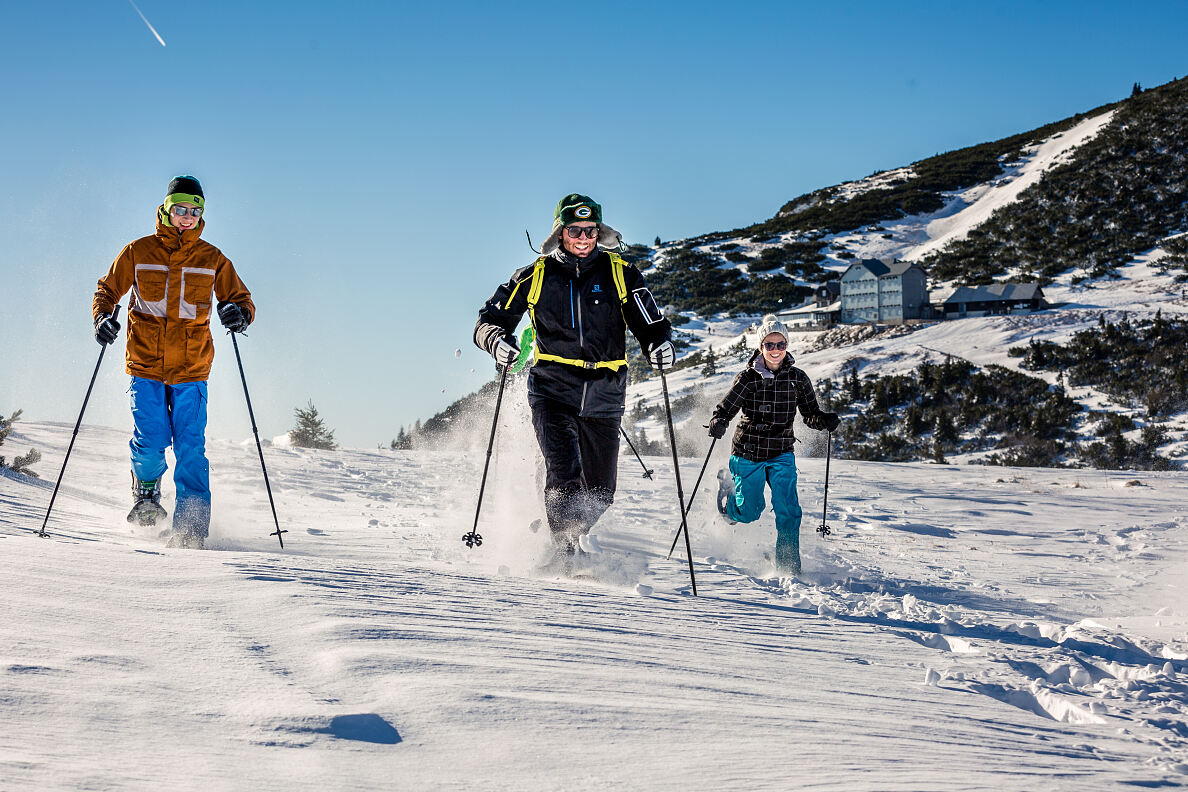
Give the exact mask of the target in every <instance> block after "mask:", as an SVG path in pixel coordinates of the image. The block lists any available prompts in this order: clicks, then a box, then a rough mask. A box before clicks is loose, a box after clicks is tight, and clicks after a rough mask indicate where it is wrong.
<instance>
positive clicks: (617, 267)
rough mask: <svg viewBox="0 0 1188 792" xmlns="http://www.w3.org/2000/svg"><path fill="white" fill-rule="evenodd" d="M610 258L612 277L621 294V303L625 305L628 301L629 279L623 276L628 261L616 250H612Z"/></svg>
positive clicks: (616, 288)
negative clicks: (615, 251)
mask: <svg viewBox="0 0 1188 792" xmlns="http://www.w3.org/2000/svg"><path fill="white" fill-rule="evenodd" d="M608 252H610V251H608ZM610 260H611V277H612V278H613V280H614V281H615V291H616V292H617V293H618V295H619V304H620V305H623V304H625V303H626V302H627V281H626V279H625V278H624V276H623V269H624V268H625V267H626V266H627V262H625V261H623V257H622V256H620V255H619V254H618V253H614V252H610Z"/></svg>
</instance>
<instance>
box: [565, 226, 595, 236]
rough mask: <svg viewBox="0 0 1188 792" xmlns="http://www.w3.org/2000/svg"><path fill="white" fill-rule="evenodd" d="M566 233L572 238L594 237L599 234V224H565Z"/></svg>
mask: <svg viewBox="0 0 1188 792" xmlns="http://www.w3.org/2000/svg"><path fill="white" fill-rule="evenodd" d="M565 233H566V235H567V236H568V237H569V238H570V239H581V238H582V237H586V238H587V239H594V238H595V237H597V236H598V226H596V225H593V226H565Z"/></svg>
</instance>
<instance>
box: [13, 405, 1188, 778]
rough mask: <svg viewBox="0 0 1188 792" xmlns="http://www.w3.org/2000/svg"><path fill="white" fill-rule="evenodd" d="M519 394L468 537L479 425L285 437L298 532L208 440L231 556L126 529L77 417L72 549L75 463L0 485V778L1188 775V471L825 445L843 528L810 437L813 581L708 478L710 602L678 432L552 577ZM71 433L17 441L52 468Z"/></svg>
mask: <svg viewBox="0 0 1188 792" xmlns="http://www.w3.org/2000/svg"><path fill="white" fill-rule="evenodd" d="M521 420H522V416H521V415H519V411H518V410H517V409H511V410H509V412H508V422H507V423H504V425H503V427H502V430H501V432H500V436H501V437H502V438H503V439H501V441H500V442H499V443H497V449H496V454H495V459H494V467H493V473H492V479H491V481H489V482H488V493H489V494H490V497H491V500H490V502H489V504H488V505H486V506H484V512H483V514H484V516H483V519H482V520H481V522H480V528H479V530H480V533H483V534H484V537H485V541H484V544H483V546H482V547H481V548H476V549H475V550H467V549H466V548H465V547H464V546H463V544H462V542H461V536H462V534H463V533H464V532H466V531H468V530H469V529H470V526H471V523H472V521H473V508H474V498H475V496H476V494H477V487H476V486H475V482H476V481H477V478H478V475H479V473H480V469H481V463H482V458H483V453H482V452H483V449H478V448H466V447H460V448H458V449H456V450H454V451H450V452H445V451H443V452H402V453H396V452H388V451H366V450H341V451H335V452H311V451H305V450H299V449H287V448H268V449H266V452H265V455H266V460H267V462H268V465H269V472H270V476H271V478H272V482H273V490H274V493H275V495H276V498H277V506H278V511H279V513H280V517H281V520H282V523H283V527H285V528H287V529H288V530H289V533H288V534H286V545H285V549H284V550H283V551H282V550H280V548H279V547H278V546H277V545H276V542H275V539H274V538H273V537H270V536H269V535H268V534H269V533H270V531H271V530H272V529H273V528H272V518H271V512H270V511H269V509H268V504H267V500H266V498H265V495H264V492H263V487H262V480H261V478H260V474H259V468H258V460H257V457H256V451H255V448H254V446H253V445H252V444H250V443H246V444H234V443H229V442H225V441H216V442H212V443H211V444H210V454H211V458H212V479H213V488H214V492H215V511H214V521H213V527H212V541H211V547H212V548H213V549H212V551H210V552H196V551H184V550H172V549H166V548H165V547H164V542H163V540H162V539H160V538H159V537H157V536H155V535H152V534H153V532H151V531H142V530H140V529H133V528H132V527H131V526H129V525H128V524H127V523H126V522H125V521H124V513H125V511H126V507H127V502H128V499H127V497H126V492H125V489H124V488H125V487H126V486H127V483H126V480H125V474H124V473H123V468H124V465H125V464H126V462H125V460H124V458H123V457H124V454H126V451H124V449H125V448H126V442H127V440H126V433H125V432H123V431H119V430H115V429H103V428H98V427H85V428H84V429H83V431H82V432H81V433H80V435H79V440H78V443H77V445H76V448H75V451H74V456H73V458H72V459H71V462H70V468H69V469H68V471H67V475H66V484H65V485H64V487H63V490H62V492H61V493H60V494H59V496H58V503H57V505H56V507H55V514H54V516H53V517H52V518H51V520H50V525H49V531H50V533H51V535H52V536H51V538H50V539H49V540H44V539H39V538H37V537H35V536H33V532H34V531H36V530H37V528H39V527H40V525H41V519H42V517H43V515H44V508H45V505H46V504H47V503H48V499H49V493H50V490H51V489H52V485H51V483H49V482H47V481H44V480H41V481H36V480H28V479H25V478H24V477H3V478H0V559H2V562H3V572H2V576H3V579H4V581H5V595H4V598H3V604H2V605H0V608H2V611H0V625H3V626H2V630H3V636H4V642H3V644H2V646H3V650H0V789H5V790H7V789H14V790H15V789H39V790H52V789H80V788H87V789H108V788H111V789H115V788H118V789H159V788H160V787H161V786H162V785H163V784H164V785H165V786H167V787H168V788H170V789H278V790H279V789H285V790H293V789H325V788H333V789H374V788H377V787H378V786H381V785H382V786H389V785H391V783H392V781H393V780H397V779H398V780H399V781H400V782H401V783H400V784H399V785H400V786H401V787H404V788H413V789H430V788H432V789H462V788H466V789H501V790H502V789H506V790H512V789H567V790H572V789H591V790H592V789H690V788H707V787H708V786H710V782H712V786H713V787H715V788H732V789H738V788H745V789H748V790H758V789H788V788H791V787H793V786H797V787H804V788H810V789H837V790H842V789H845V790H851V789H901V790H926V789H936V790H953V789H1036V788H1043V789H1107V788H1111V789H1112V788H1117V787H1118V786H1119V785H1123V784H1125V785H1138V786H1182V785H1185V784H1186V783H1188V633H1186V632H1185V628H1186V627H1188V606H1186V605H1185V602H1188V598H1186V597H1185V596H1184V595H1185V593H1186V592H1188V567H1186V566H1185V563H1184V559H1185V557H1186V556H1185V551H1186V550H1188V514H1186V513H1185V504H1186V503H1188V498H1186V495H1188V480H1186V479H1185V477H1184V475H1183V474H1178V473H1162V474H1152V473H1143V474H1133V473H1130V474H1122V473H1103V472H1095V471H1057V470H1040V469H1009V468H980V467H977V468H971V467H961V466H936V465H926V464H918V465H917V464H910V465H891V464H878V463H856V462H849V461H843V460H834V461H833V463H832V468H831V481H830V496H831V501H830V503H831V507H830V515H829V524H830V525H831V527H832V529H833V535H832V536H830V537H829V538H827V539H821V538H820V537H819V536H817V535H816V534H815V533H814V531H813V529H814V527H815V526H816V525H817V524H818V523H819V521H820V511H819V510H820V501H819V494H820V490H821V483H822V481H821V478H822V476H823V472H824V465H823V461H822V460H820V459H803V460H801V462H800V468H801V484H800V488H801V496H802V502H803V504H804V507H805V521H804V527H803V529H802V537H803V538H802V545H803V547H804V555H805V573H804V575H803V576H802V577H801V578H800V579H792V578H784V579H780V578H777V577H774V576H772V568H771V564H770V561H769V560H767V559H766V558H765V553H767V552H770V549H771V547H770V546H771V544H772V542H773V541H774V525H773V522H772V517H771V514H770V512H768V513H767V514H765V515H764V517H763V518H762V519H761V520H760V521H759V522H758V523H756V524H754V525H749V526H746V525H734V526H731V525H728V524H727V523H725V522H724V521H722V520H721V519H720V518H719V517H718V516H717V514H716V512H715V511H714V506H713V500H714V495H715V490H716V486H717V483H716V481H715V480H714V478H713V476H712V475H707V476H706V481H707V482H708V483H703V485H702V491H701V492H700V493H699V494H698V503H697V505H696V506H695V507H694V509H693V514H692V515H691V518H690V531H691V537H692V541H693V547H694V559H695V562H696V570H697V574H698V589H699V594H700V596H699V597H696V598H694V597H693V596H691V591H690V587H689V580H688V572H687V566H686V562H685V559H684V555H683V542H682V543H681V544H679V545H678V549H677V552H676V553H675V554H674V557H673V559H672V560H667V561H666V560H665V558H664V555H665V553H666V552H667V547H668V545H669V544H670V543H671V541H672V537H673V535H674V531H675V529H676V527H677V525H678V524H679V518H678V515H677V510H676V508H675V506H676V504H675V502H674V499H675V487H674V486H673V479H672V465H671V460H664V459H660V458H649V459H647V460H646V461H647V462H648V465H649V467H654V468H655V470H656V479H655V480H654V481H648V480H646V479H643V478H641V477H640V475H639V470H638V463H637V462H636V461H635V459H634V458H633V457H631V456H624V457H622V458H621V470H620V492H619V496H618V498H617V501H616V505H615V506H614V507H613V508H612V509H611V511H610V512H608V513H607V515H606V516H605V517H604V519H603V521H602V522H600V523H599V525H598V527H597V528H596V529H595V532H594V534H593V537H594V541H593V542H592V543H587V548H588V549H590V550H591V551H592V555H591V562H590V564H589V568H588V569H587V570H586V571H585V573H584V575H583V576H582V577H580V578H576V579H567V578H559V577H550V576H545V575H541V574H537V573H535V572H534V571H533V570H534V569H535V567H536V566H537V564H539V563H540V562H541V561H542V560H544V559H546V558H547V536H546V535H545V534H546V533H547V531H546V530H542V531H539V532H537V533H533V532H532V531H531V530H530V529H529V527H528V523H529V522H531V520H532V519H533V518H535V517H536V516H538V514H539V500H538V496H537V495H536V492H535V480H534V475H533V464H534V462H533V453H532V449H531V446H530V445H529V443H530V442H531V437H530V435H531V433H526V432H516V431H515V427H516V426H518V425H519V424H517V421H521ZM70 428H71V427H68V426H65V425H62V424H35V423H30V424H18V430H19V433H20V434H19V435H17V434H16V433H14V441H15V442H14V445H15V446H17V447H24V446H34V447H37V448H39V449H40V450H42V452H43V453H44V455H45V458H44V460H43V461H42V462H41V463H40V464H39V465H38V466H37V469H38V471H39V472H41V474H42V475H43V476H46V477H52V476H56V473H57V468H58V466H59V465H60V462H61V458H62V455H63V454H64V452H65V446H66V444H67V443H68V441H69V434H70ZM479 434H481V433H479ZM476 437H477V435H476ZM480 439H481V438H480ZM699 463H700V460H692V459H689V460H683V461H682V468H683V474H684V478H685V481H686V487H687V488H688V487H690V486H691V484H692V481H693V477H694V476H695V474H696V470H697V468H698V466H699ZM711 473H712V471H711ZM1136 478H1138V479H1141V484H1142V486H1126V484H1127V482H1130V481H1134V480H1135V479H1136ZM171 498H172V494H171V493H170V492H169V490H168V489H167V490H166V505H167V506H168V507H171V505H172V504H171V503H169V501H170V500H171ZM814 509H816V510H817V511H816V513H815V514H814ZM954 771H958V772H954Z"/></svg>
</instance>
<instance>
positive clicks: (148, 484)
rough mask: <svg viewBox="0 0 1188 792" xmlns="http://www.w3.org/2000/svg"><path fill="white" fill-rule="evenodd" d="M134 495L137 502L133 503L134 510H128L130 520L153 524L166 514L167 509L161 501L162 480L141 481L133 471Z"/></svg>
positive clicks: (142, 523)
mask: <svg viewBox="0 0 1188 792" xmlns="http://www.w3.org/2000/svg"><path fill="white" fill-rule="evenodd" d="M132 496H133V497H134V498H136V502H135V503H133V504H132V511H130V512H128V522H130V523H138V524H140V525H145V526H153V525H156V524H157V523H158V522H159V521H160V520H161V518H162V517H164V516H165V509H164V507H163V506H161V503H160V501H161V482H160V481H141V480H140V479H138V478H136V474H135V473H133V474H132Z"/></svg>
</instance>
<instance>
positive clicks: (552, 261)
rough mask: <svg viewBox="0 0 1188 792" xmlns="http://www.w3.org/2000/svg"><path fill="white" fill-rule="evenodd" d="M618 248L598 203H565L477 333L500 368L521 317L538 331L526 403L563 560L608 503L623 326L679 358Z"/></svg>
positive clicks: (662, 354) (653, 358)
mask: <svg viewBox="0 0 1188 792" xmlns="http://www.w3.org/2000/svg"><path fill="white" fill-rule="evenodd" d="M621 241H622V238H621V236H620V235H619V232H618V231H616V230H615V229H613V228H611V227H610V226H609V225H606V224H605V223H603V222H602V207H601V206H599V205H598V204H597V203H595V202H594V201H593V200H592V199H590V198H589V197H587V196H585V195H578V194H576V193H573V194H570V195H567V196H565V197H564V198H562V199H561V201H560V202H558V204H557V208H556V209H555V210H554V212H553V230H552V233H551V234H550V235H549V237H548V238H547V239H546V240H545V241H544V244H543V245H541V252H542V254H543V255H541V257H540V258H538V259H537V260H536V261H535V262H533V263H532V264H530V265H529V266H527V267H524V268H522V269H520V270H518V271H517V272H516V273H515V274H514V275H512V277H511V280H509V281H508V282H507V283H505V284H504V285H502V286H500V287H499V288H498V289H497V290H496V291H495V294H494V295H493V296H492V297H491V299H489V300H487V302H486V304H484V305H483V307H482V310H480V311H479V317H478V323H477V324H476V325H475V328H474V343H475V344H476V345H477V346H478V347H479V348H480V349H484V350H486V351H487V352H488V353H490V355H491V356H492V357H494V358H495V361H496V363H497V364H499V365H500V366H506V365H508V364H510V363H511V362H512V361H514V360H515V359H516V357H517V355H518V354H519V349H518V348H517V346H516V340H515V330H516V326H517V325H518V324H519V323H520V319H521V318H522V317H523V316H524V313H525V312H527V313H528V314H529V317H530V321H531V322H532V326H533V328H534V329H535V331H536V342H535V343H536V350H535V360H536V362H535V364H534V366H533V368H532V371H531V373H529V375H528V403H529V406H530V407H531V408H532V425H533V427H534V428H535V430H536V439H537V442H538V443H539V444H540V450H541V452H542V453H543V454H544V460H545V470H546V478H545V514H546V516H547V518H548V522H549V528H550V530H551V531H552V535H553V541H554V542H555V543H556V545H557V549H558V551H559V552H560V553H561V554H562V555H563V556H572V555H574V554H575V552H578V547H577V544H578V538H579V537H580V536H582V535H584V534H587V533H589V532H590V528H591V527H592V526H593V525H594V523H595V522H597V520H598V518H599V517H601V516H602V513H603V512H605V511H606V510H607V508H608V507H609V506H610V505H611V503H612V502H613V501H614V495H615V481H616V472H617V468H618V458H619V422H620V420H621V419H622V417H623V408H624V403H625V402H626V395H627V335H626V330H627V328H630V329H631V332H632V333H633V334H634V335H635V337H636V339H637V340H638V341H639V344H640V346H641V347H642V348H643V350H644V353H645V354H646V355H647V357H648V360H649V362H650V363H651V364H652V365H653V366H654V367H658V366H661V365H663V366H664V367H665V368H667V367H668V366H670V365H672V363H673V361H674V360H675V357H676V354H675V349H674V348H673V345H672V341H671V327H670V325H669V322H668V320H667V319H665V318H664V316H663V315H662V314H661V312H660V309H659V308H658V307H657V305H656V301H655V300H654V299H653V298H652V294H651V292H650V291H648V287H647V285H646V284H645V283H644V279H643V276H642V275H640V273H639V270H637V269H636V268H635V267H634V266H631V265H628V264H626V263H625V262H624V261H623V260H622V259H621V258H619V256H618V254H617V253H616V252H614V251H615V250H617V249H618V248H619V246H620V243H621ZM600 248H602V249H600Z"/></svg>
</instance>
